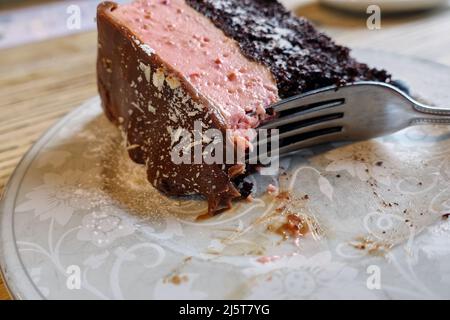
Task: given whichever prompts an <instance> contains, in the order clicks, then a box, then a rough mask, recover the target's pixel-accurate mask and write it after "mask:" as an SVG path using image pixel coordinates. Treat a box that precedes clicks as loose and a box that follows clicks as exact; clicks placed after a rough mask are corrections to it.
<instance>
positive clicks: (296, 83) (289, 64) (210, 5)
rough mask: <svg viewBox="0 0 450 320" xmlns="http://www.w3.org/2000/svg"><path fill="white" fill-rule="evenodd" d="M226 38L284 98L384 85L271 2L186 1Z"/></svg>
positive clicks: (381, 74)
mask: <svg viewBox="0 0 450 320" xmlns="http://www.w3.org/2000/svg"><path fill="white" fill-rule="evenodd" d="M186 2H187V3H188V4H189V5H190V6H192V7H193V8H195V9H196V10H197V11H198V12H201V13H203V14H204V15H205V16H207V17H208V18H210V19H211V21H212V22H213V23H214V24H215V25H216V26H217V27H218V28H220V29H221V30H223V31H224V32H225V34H227V35H228V36H230V37H232V38H233V39H235V40H236V41H237V42H238V43H239V44H240V47H241V50H242V52H243V53H244V54H245V55H246V56H247V57H249V58H251V59H253V60H255V61H259V62H261V63H263V64H265V65H266V66H268V67H269V68H270V69H271V71H272V73H273V75H274V76H275V78H276V80H277V83H278V90H279V95H280V97H281V98H287V97H290V96H293V95H296V94H299V93H303V92H306V91H310V90H314V89H317V88H321V87H325V86H329V85H336V84H342V83H345V82H353V81H358V80H374V81H382V82H384V81H387V80H389V75H388V74H387V73H386V72H385V71H383V70H381V71H380V70H376V69H371V68H369V67H368V66H367V65H366V64H362V63H359V62H357V61H355V60H354V59H352V58H351V57H350V55H349V49H348V48H345V47H342V46H339V45H336V44H335V43H334V42H333V41H332V40H331V39H330V38H329V37H328V36H326V35H325V34H323V33H320V32H318V31H317V30H316V29H315V28H314V27H313V26H312V24H311V23H310V22H308V21H307V20H306V19H304V18H299V17H296V16H294V15H292V14H291V13H290V12H289V11H287V10H286V9H285V8H284V7H283V6H282V5H281V4H280V3H279V2H277V1H276V0H186Z"/></svg>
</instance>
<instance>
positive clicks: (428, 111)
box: [411, 99, 450, 125]
mask: <svg viewBox="0 0 450 320" xmlns="http://www.w3.org/2000/svg"><path fill="white" fill-rule="evenodd" d="M411 100H412V99H411ZM411 102H412V103H413V106H412V107H413V108H414V110H415V111H417V112H418V113H419V114H420V115H421V116H422V117H420V118H415V119H413V120H412V122H411V124H412V125H419V124H450V109H449V108H438V107H432V106H427V105H425V104H423V103H420V102H418V101H415V100H412V101H411ZM425 115H427V116H425Z"/></svg>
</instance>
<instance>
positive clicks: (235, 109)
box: [112, 0, 278, 129]
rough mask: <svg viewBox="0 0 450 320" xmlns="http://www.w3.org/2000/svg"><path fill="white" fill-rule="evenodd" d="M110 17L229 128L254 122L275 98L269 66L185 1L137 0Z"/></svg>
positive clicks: (256, 123)
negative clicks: (247, 53)
mask: <svg viewBox="0 0 450 320" xmlns="http://www.w3.org/2000/svg"><path fill="white" fill-rule="evenodd" d="M112 16H113V17H114V18H115V19H116V20H117V22H118V23H120V24H121V25H123V26H125V27H126V28H128V29H129V30H130V31H132V33H133V34H134V35H136V37H137V38H138V39H139V40H140V41H141V42H143V43H144V44H145V45H147V46H149V47H151V48H152V50H154V51H155V52H156V53H157V54H158V55H159V56H160V57H163V58H164V62H165V63H166V64H168V65H170V66H171V67H172V68H173V69H175V70H176V71H177V72H178V73H179V74H180V75H181V76H182V77H183V78H184V79H185V80H187V81H189V82H190V83H191V84H192V86H193V87H194V88H195V89H196V90H197V91H198V92H199V93H200V94H201V95H203V96H205V97H206V98H208V99H209V100H210V101H211V103H212V104H214V105H215V106H217V107H218V108H219V110H220V111H221V113H222V115H223V117H224V119H225V120H226V122H227V126H228V127H230V128H233V129H237V128H248V127H255V126H257V125H258V123H259V117H264V115H265V107H266V106H268V105H270V104H271V103H273V102H275V101H277V100H278V92H277V91H278V90H277V87H276V83H275V80H274V78H273V76H272V74H271V72H270V70H269V69H268V68H267V67H265V66H263V65H262V64H259V63H256V62H253V61H250V60H249V59H248V58H246V57H245V56H244V55H243V54H242V53H241V50H240V48H239V45H238V44H237V43H236V41H234V40H233V39H230V38H229V37H227V36H226V35H225V34H224V33H223V32H222V31H221V30H220V29H218V28H217V27H215V26H214V24H213V23H212V22H211V21H210V20H209V19H208V18H206V17H205V16H203V15H202V14H200V13H198V12H197V11H196V10H194V9H192V8H191V7H190V6H188V5H187V4H186V2H185V1H184V0H170V1H161V0H139V1H135V2H133V3H131V4H128V5H122V6H119V7H118V8H117V9H116V10H114V11H113V12H112ZM258 116H259V117H258Z"/></svg>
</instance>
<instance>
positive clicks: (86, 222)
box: [0, 51, 450, 299]
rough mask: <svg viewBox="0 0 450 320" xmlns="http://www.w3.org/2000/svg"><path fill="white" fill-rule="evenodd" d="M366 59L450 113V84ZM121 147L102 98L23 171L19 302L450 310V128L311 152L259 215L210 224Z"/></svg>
mask: <svg viewBox="0 0 450 320" xmlns="http://www.w3.org/2000/svg"><path fill="white" fill-rule="evenodd" d="M357 55H358V56H360V58H361V59H364V60H365V61H370V62H371V64H374V65H382V66H385V67H386V68H387V69H389V70H391V71H392V73H394V74H395V76H396V78H401V79H406V80H407V81H408V83H409V84H410V85H411V87H412V89H413V92H415V93H417V94H420V95H421V96H422V97H423V98H425V99H427V100H428V101H432V102H435V103H437V104H440V105H444V104H446V103H449V102H450V92H449V91H448V90H447V89H448V88H449V87H450V72H449V68H447V67H444V66H440V65H436V64H433V63H429V62H424V61H419V60H411V59H408V58H404V57H398V56H393V55H388V54H382V53H378V52H366V51H361V52H359V51H358V52H357ZM120 143H121V138H120V135H119V134H118V132H117V130H116V129H115V128H114V127H113V126H112V125H110V124H109V123H108V121H107V120H106V119H105V117H104V116H103V115H102V113H101V109H100V106H99V100H98V98H95V99H93V100H90V101H88V102H87V103H86V104H84V105H83V106H82V107H80V108H79V109H77V110H75V111H74V112H72V113H71V114H70V115H68V116H67V117H65V118H64V119H63V120H61V121H60V122H59V123H58V124H56V125H55V126H54V127H53V128H52V129H51V130H50V131H49V132H47V133H46V134H45V135H44V136H43V137H42V138H41V139H40V140H39V141H38V142H37V143H36V144H35V145H34V147H33V148H32V149H31V150H30V151H29V152H28V154H27V155H26V156H25V157H24V159H23V160H22V161H21V163H20V164H19V166H18V167H17V169H16V171H15V173H14V174H13V176H12V178H11V180H10V182H9V184H8V187H7V190H6V192H5V194H4V198H3V203H2V206H1V216H0V218H1V219H0V222H1V224H0V227H1V229H0V235H1V241H0V259H1V260H0V261H1V265H2V270H3V273H4V275H5V279H6V282H7V285H8V287H9V289H10V290H11V292H12V294H13V295H14V297H16V298H20V299H44V298H48V299H76V298H81V299H123V298H125V299H131V298H136V299H165V298H170V299H174V298H189V299H214V298H218V299H223V298H233V299H250V298H268V299H298V298H304V299H317V298H361V299H380V298H397V299H399V298H450V289H449V288H450V271H449V270H450V220H446V219H445V214H446V213H447V212H448V211H450V201H449V196H450V182H449V181H450V179H449V175H450V165H449V164H450V128H448V127H445V126H443V127H438V126H424V127H415V128H410V129H408V130H405V131H403V132H400V133H398V134H395V135H392V136H389V137H384V138H381V139H377V140H372V141H367V142H363V143H358V144H353V145H334V146H322V147H317V148H313V149H307V150H304V151H303V152H301V153H300V154H298V155H296V156H295V157H292V158H290V159H285V160H283V161H282V167H283V170H282V172H283V173H282V174H281V176H280V178H279V179H275V178H268V177H266V178H262V177H258V176H254V177H251V179H252V180H253V182H254V183H255V185H256V187H257V192H256V194H255V200H254V201H253V202H249V203H248V202H241V203H238V204H236V206H235V208H234V209H233V210H231V211H229V212H225V213H223V214H221V215H219V216H217V217H215V218H211V219H209V220H204V221H200V222H196V218H197V217H198V216H199V215H200V214H202V213H203V212H204V211H205V208H206V206H205V203H204V202H203V201H201V200H199V199H169V198H166V197H165V196H163V195H161V194H159V193H158V192H156V191H155V190H154V189H153V188H152V187H151V186H149V184H148V183H147V182H146V180H145V173H144V169H143V168H141V167H140V166H138V165H135V164H133V163H132V162H131V161H130V160H129V159H128V157H127V156H126V155H125V154H124V152H123V149H124V148H122V147H121V146H120ZM268 183H272V184H278V185H279V188H280V190H281V191H283V192H285V193H283V195H284V196H278V197H275V196H272V195H268V194H267V193H266V192H265V189H266V186H267V184H268ZM286 192H289V193H286ZM287 194H289V200H288V199H287V198H288V197H287ZM289 214H296V215H298V216H300V218H301V219H302V220H303V221H304V222H306V223H307V226H308V229H309V232H307V233H306V234H305V235H304V236H303V237H298V238H288V239H284V238H283V237H281V236H280V235H279V234H277V232H273V230H275V231H276V230H278V228H279V227H280V226H282V225H283V224H284V223H285V221H286V219H287V216H289Z"/></svg>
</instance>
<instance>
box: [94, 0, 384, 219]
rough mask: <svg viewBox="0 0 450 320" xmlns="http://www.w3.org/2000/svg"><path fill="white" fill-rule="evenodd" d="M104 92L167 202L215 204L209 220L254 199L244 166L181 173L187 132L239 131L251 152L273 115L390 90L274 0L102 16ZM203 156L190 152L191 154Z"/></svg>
mask: <svg viewBox="0 0 450 320" xmlns="http://www.w3.org/2000/svg"><path fill="white" fill-rule="evenodd" d="M97 23H98V32H99V39H98V62H97V71H98V87H99V92H100V96H101V99H102V104H103V108H104V110H105V113H106V115H107V116H108V118H109V119H110V120H111V121H112V122H113V123H115V124H116V125H117V126H118V127H119V128H120V129H121V130H122V131H123V133H124V135H125V136H126V140H127V148H128V152H129V154H130V157H131V158H132V159H133V160H134V161H135V162H137V163H140V164H143V165H146V167H147V173H148V180H149V181H150V183H152V184H153V186H155V187H156V188H157V189H159V190H160V191H162V192H164V193H166V194H168V195H192V194H200V195H203V196H205V197H207V199H208V201H209V211H210V213H213V212H215V211H216V210H217V209H219V208H222V207H224V206H225V207H229V206H230V203H231V200H233V199H235V198H240V197H243V196H244V197H245V196H248V191H249V190H248V189H249V188H248V185H247V184H243V183H242V177H243V176H244V175H245V174H246V168H245V166H244V165H243V164H238V163H236V164H226V165H225V164H221V163H212V164H207V163H190V164H189V163H175V162H174V161H172V160H173V159H172V157H171V152H172V151H173V147H174V141H175V142H176V141H177V140H179V139H180V133H181V132H185V131H187V132H193V131H194V128H195V123H198V122H201V123H202V126H203V129H204V130H208V129H210V128H213V129H219V130H220V131H222V132H224V133H225V131H227V130H228V131H231V132H232V134H231V144H232V145H234V146H235V147H236V148H238V147H242V148H246V146H247V145H246V141H247V140H248V139H249V137H248V136H246V135H245V133H244V132H245V129H248V128H256V127H257V126H258V125H259V124H260V123H261V121H264V120H265V119H266V118H267V117H268V115H267V114H266V108H267V107H268V106H269V105H270V104H271V103H274V102H276V101H278V100H279V99H280V98H286V97H289V96H292V95H295V94H298V93H301V92H305V91H308V90H312V89H316V88H319V87H323V86H327V85H332V84H340V83H345V82H351V81H355V80H376V81H387V80H389V76H388V75H387V74H386V72H384V71H379V70H375V69H371V68H369V67H368V66H367V65H365V64H361V63H358V62H356V61H355V60H354V59H352V58H351V57H350V56H349V50H348V49H347V48H344V47H341V46H338V45H336V44H334V43H333V42H332V41H331V39H330V38H328V37H327V36H325V35H324V34H321V33H319V32H317V31H316V30H315V29H314V28H313V26H312V25H311V24H310V23H309V22H308V21H306V20H305V19H302V18H297V17H294V16H292V15H291V14H290V13H289V12H287V11H286V10H285V9H284V7H283V6H282V5H280V4H279V3H278V2H277V1H271V0H244V1H243V0H138V1H134V2H132V3H130V4H127V5H121V6H119V5H117V4H115V3H112V2H104V3H102V4H100V5H99V7H98V14H97ZM191 147H192V148H195V146H190V147H189V148H191Z"/></svg>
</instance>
